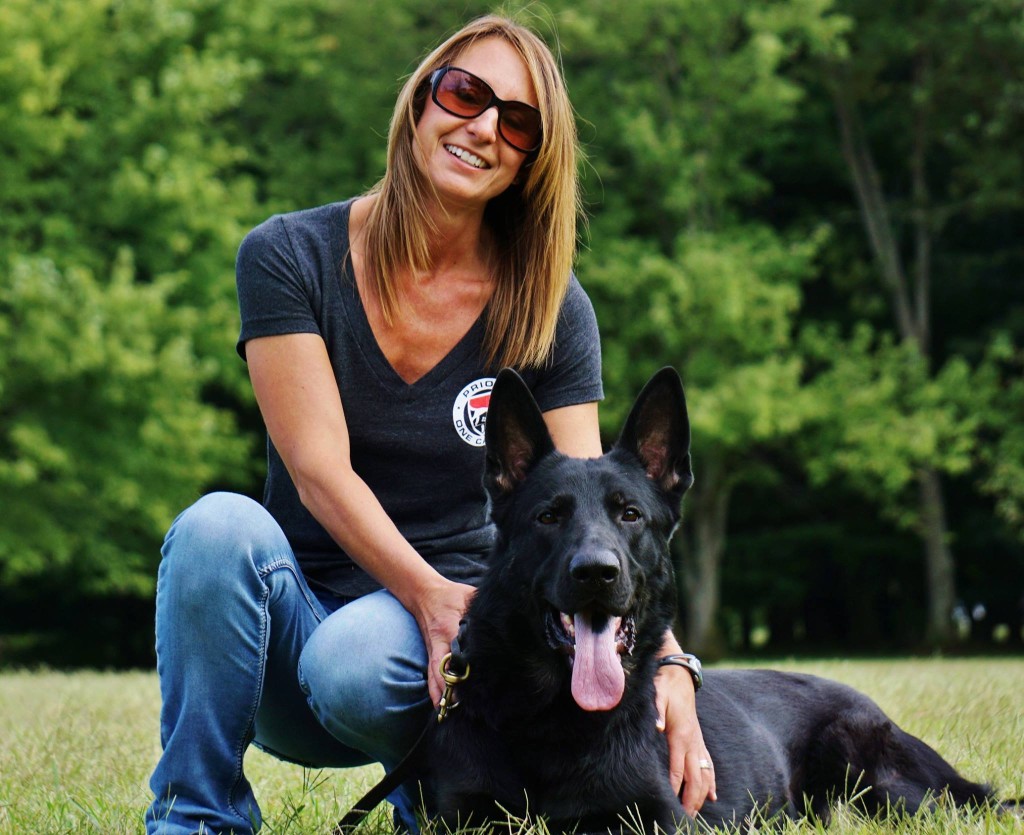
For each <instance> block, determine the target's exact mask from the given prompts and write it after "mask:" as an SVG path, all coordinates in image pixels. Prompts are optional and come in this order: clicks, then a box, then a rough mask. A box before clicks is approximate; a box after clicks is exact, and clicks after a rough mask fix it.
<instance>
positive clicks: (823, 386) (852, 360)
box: [802, 324, 979, 527]
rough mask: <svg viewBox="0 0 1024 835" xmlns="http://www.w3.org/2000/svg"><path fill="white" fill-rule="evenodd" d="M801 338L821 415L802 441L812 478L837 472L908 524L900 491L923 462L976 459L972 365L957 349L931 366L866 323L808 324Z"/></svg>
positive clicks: (910, 518)
mask: <svg viewBox="0 0 1024 835" xmlns="http://www.w3.org/2000/svg"><path fill="white" fill-rule="evenodd" d="M803 347H804V350H805V351H806V352H807V355H808V357H809V358H810V359H811V361H813V362H815V363H816V365H817V366H818V368H819V371H818V373H817V374H816V376H815V378H814V383H813V391H814V397H813V399H814V402H815V403H816V404H817V407H818V408H819V409H820V416H821V417H822V420H821V422H820V423H818V424H817V425H816V427H815V430H816V431H814V432H812V433H810V434H808V435H806V436H805V437H804V444H803V449H802V453H803V455H804V458H805V461H806V464H807V468H808V472H809V473H810V475H811V477H812V479H813V480H814V481H815V482H816V483H818V484H822V483H824V482H826V481H827V480H828V479H829V478H831V477H834V476H835V475H837V474H840V473H841V474H843V475H844V476H845V477H846V478H847V479H849V480H850V481H851V482H852V483H853V484H854V485H856V486H857V487H858V488H859V489H861V490H862V491H864V492H865V493H867V494H873V495H876V496H884V497H885V498H884V500H883V501H882V502H880V505H881V507H882V508H884V509H885V510H886V512H888V513H890V514H892V515H894V516H895V517H896V518H898V520H899V521H900V522H901V524H903V525H905V526H908V527H909V526H912V525H913V524H914V523H915V522H916V521H917V518H916V514H915V511H914V507H915V505H914V502H913V501H912V500H911V499H908V498H906V497H905V496H904V494H905V493H907V492H908V491H909V490H911V488H912V487H913V486H914V484H915V481H914V479H915V474H916V471H917V470H918V468H920V467H924V466H932V467H936V468H938V469H939V470H941V471H943V472H945V473H948V474H950V475H960V474H963V473H965V472H967V471H968V470H969V469H970V468H971V466H972V464H973V458H974V455H975V452H976V449H977V444H978V439H977V434H976V433H977V429H978V424H979V415H978V414H977V412H976V410H974V409H972V408H971V406H970V404H969V403H968V402H966V398H965V397H963V396H962V395H963V393H964V392H966V391H972V390H973V387H972V384H971V376H972V373H971V369H970V368H969V366H968V365H967V364H966V363H965V362H964V361H963V360H962V359H960V358H954V359H951V360H950V361H949V362H947V363H946V365H945V366H943V367H942V368H941V369H939V371H938V372H936V373H934V374H933V373H931V372H930V370H929V368H928V363H927V360H926V359H925V358H924V357H922V356H921V353H920V351H919V350H918V349H917V346H915V345H913V344H912V343H909V342H903V343H896V342H895V341H894V340H893V339H892V338H891V337H890V336H889V335H887V334H877V333H876V332H875V331H874V330H873V329H872V328H871V327H870V326H868V325H867V324H863V325H861V326H859V327H858V328H857V329H856V331H855V332H854V334H853V335H852V337H851V338H849V339H841V338H839V337H838V335H837V332H836V330H835V329H834V328H832V329H814V328H808V329H807V330H805V331H804V334H803ZM837 415H838V416H840V417H839V418H838V419H837V417H836V416H837ZM901 499H902V501H901Z"/></svg>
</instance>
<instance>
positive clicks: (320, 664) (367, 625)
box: [299, 592, 430, 756]
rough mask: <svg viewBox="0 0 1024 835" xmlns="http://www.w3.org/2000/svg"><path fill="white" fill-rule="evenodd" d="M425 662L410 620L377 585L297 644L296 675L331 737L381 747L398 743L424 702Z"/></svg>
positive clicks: (426, 704)
mask: <svg viewBox="0 0 1024 835" xmlns="http://www.w3.org/2000/svg"><path fill="white" fill-rule="evenodd" d="M426 662H427V655H426V650H425V648H424V646H423V639H422V638H421V636H420V633H419V628H418V626H417V625H416V620H415V619H414V618H413V617H412V615H410V614H409V613H408V612H407V611H406V610H405V609H404V608H403V607H402V605H401V604H400V603H399V602H398V601H397V600H396V599H395V598H394V597H393V596H392V595H390V594H389V593H387V592H377V593H375V594H372V595H367V596H366V597H364V598H360V599H359V600H356V601H353V602H352V603H349V604H348V605H347V606H344V607H342V608H341V609H339V610H338V611H337V612H335V613H334V614H332V615H331V616H330V617H328V618H327V619H326V620H325V621H324V622H323V623H322V624H320V626H318V627H317V629H316V630H315V631H314V632H313V634H312V636H310V639H309V640H308V641H307V642H306V646H305V648H304V649H303V651H302V656H301V658H300V661H299V677H300V683H301V684H302V687H303V689H304V690H305V691H306V693H307V695H308V696H309V703H310V707H311V708H312V709H313V711H314V713H315V714H316V715H317V717H318V718H319V719H320V721H321V723H322V724H324V726H325V727H327V728H328V730H330V731H331V732H332V733H333V734H335V736H338V737H339V738H340V739H341V740H342V741H343V742H345V743H346V744H350V745H353V746H355V747H359V746H360V744H363V745H364V747H363V748H362V750H367V748H366V745H367V744H380V745H382V746H383V747H384V748H385V749H386V748H387V746H388V744H389V740H390V738H391V737H394V738H395V739H394V741H395V744H396V745H398V746H399V747H400V746H401V745H402V744H404V740H405V737H407V736H408V734H409V733H410V731H411V730H413V729H418V728H419V726H420V724H421V723H422V721H423V714H424V711H425V710H427V709H428V708H429V702H430V699H429V695H428V691H427V681H426ZM368 740H369V741H370V742H369V743H368V742H367V741H368ZM367 753H370V754H373V755H376V756H382V754H381V752H379V751H367ZM385 753H386V752H385Z"/></svg>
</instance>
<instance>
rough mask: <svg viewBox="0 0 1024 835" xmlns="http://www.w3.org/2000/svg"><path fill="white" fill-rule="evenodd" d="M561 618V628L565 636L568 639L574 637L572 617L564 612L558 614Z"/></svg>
mask: <svg viewBox="0 0 1024 835" xmlns="http://www.w3.org/2000/svg"><path fill="white" fill-rule="evenodd" d="M558 614H559V615H561V617H562V627H563V628H564V629H565V634H566V635H568V636H569V637H570V638H575V637H576V624H575V623H574V622H573V617H572V615H567V614H566V613H565V612H559V613H558Z"/></svg>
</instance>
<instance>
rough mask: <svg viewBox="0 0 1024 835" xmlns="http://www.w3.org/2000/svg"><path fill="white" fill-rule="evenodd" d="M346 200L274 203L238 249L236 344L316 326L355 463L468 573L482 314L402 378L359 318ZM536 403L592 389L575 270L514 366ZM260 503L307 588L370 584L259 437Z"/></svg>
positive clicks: (596, 373)
mask: <svg viewBox="0 0 1024 835" xmlns="http://www.w3.org/2000/svg"><path fill="white" fill-rule="evenodd" d="M350 207H351V201H348V202H345V203H333V204H330V205H327V206H321V207H319V208H315V209H308V210H304V211H300V212H293V213H290V214H284V215H275V216H274V217H272V218H270V219H269V220H267V221H265V222H264V223H262V224H260V225H259V226H257V227H256V228H255V229H254V230H252V232H250V233H249V234H248V235H247V236H246V238H245V240H244V241H243V242H242V246H241V248H240V249H239V252H238V260H237V264H236V267H237V282H238V299H239V307H240V309H241V317H242V328H241V334H240V336H239V339H238V352H239V353H240V354H241V356H242V357H243V358H244V357H245V343H246V341H247V340H249V339H254V338H256V337H260V336H272V335H277V334H288V333H316V334H319V335H320V336H321V337H322V338H323V340H324V343H325V344H326V346H327V353H328V355H329V357H330V361H331V365H332V367H333V369H334V376H335V379H336V380H337V383H338V390H339V392H340V393H341V400H342V403H343V404H344V407H345V420H346V423H347V425H348V432H349V439H350V451H351V460H352V466H353V468H354V469H355V471H356V472H357V473H358V474H359V476H360V477H361V478H362V479H363V480H364V481H365V482H366V484H367V485H368V486H369V488H370V489H371V490H372V491H373V494H374V495H375V496H376V498H377V499H378V501H379V502H380V503H381V505H382V506H383V507H384V510H385V511H386V512H387V514H388V515H389V516H390V518H391V519H392V520H393V521H394V523H395V524H396V526H397V527H398V529H399V531H401V533H402V535H403V536H404V537H405V538H406V539H407V540H408V541H409V543H410V544H411V545H412V546H413V547H414V548H415V549H416V551H417V552H419V554H420V555H421V556H422V557H423V558H424V559H425V560H426V561H427V562H428V563H430V564H431V565H432V566H434V567H435V568H436V569H437V570H438V571H439V572H440V573H441V574H443V575H444V576H446V577H448V578H450V579H452V580H458V581H461V582H468V583H475V582H477V580H478V579H479V576H480V573H481V571H482V568H483V566H484V564H485V562H486V557H487V553H488V551H489V550H490V546H491V543H492V541H493V528H492V526H491V524H490V522H489V520H488V517H487V497H486V494H485V493H484V489H483V480H482V479H483V467H484V448H483V427H484V421H485V418H486V413H487V402H488V399H489V392H490V388H491V384H492V382H493V379H494V376H495V374H496V373H497V370H498V369H497V368H495V367H493V366H491V365H488V364H487V363H486V361H485V359H484V357H483V356H482V344H483V336H484V327H485V323H484V317H483V316H481V317H480V319H478V320H477V321H476V323H475V324H474V325H473V326H472V327H471V328H470V330H469V331H468V332H467V333H466V335H465V336H464V337H463V338H462V339H461V340H460V341H459V342H458V344H456V345H455V347H454V348H452V350H451V351H450V353H449V354H448V355H447V356H446V357H444V358H443V359H442V360H441V361H440V362H439V363H438V364H437V365H436V366H434V368H433V369H431V370H430V371H429V372H427V374H425V375H424V376H423V377H422V378H420V379H419V380H417V381H416V382H414V383H411V384H410V383H406V382H405V380H403V379H402V378H401V377H400V376H399V375H398V373H397V372H396V371H395V370H394V368H392V366H391V364H390V363H389V362H388V360H387V358H386V357H385V356H384V353H383V352H382V351H381V349H380V347H379V345H378V344H377V341H376V339H375V337H374V335H373V332H372V330H371V329H370V324H369V321H368V319H367V318H366V312H365V310H364V309H363V305H362V301H361V299H360V297H359V292H358V290H357V288H356V282H355V277H354V275H353V274H352V266H351V260H350V259H349V258H348V249H349V241H348V221H349V210H350ZM518 370H519V371H520V373H521V374H522V376H523V378H524V379H525V380H526V382H527V384H528V385H529V386H530V388H531V390H532V391H533V394H534V397H536V399H537V402H538V404H539V405H540V407H541V409H542V410H544V411H547V410H549V409H557V408H560V407H562V406H571V405H576V404H579V403H589V402H593V401H597V400H600V399H601V398H602V397H603V391H602V386H601V346H600V340H599V337H598V330H597V322H596V319H595V317H594V309H593V306H592V305H591V303H590V300H589V299H588V298H587V296H586V293H585V292H584V290H583V288H582V287H581V286H580V284H579V282H578V281H577V280H576V278H575V277H572V279H571V282H570V287H569V291H568V293H567V295H566V299H565V302H564V303H563V305H562V310H561V313H560V317H559V323H558V329H557V334H556V343H555V348H554V351H553V355H552V357H551V360H550V361H549V363H548V364H547V365H546V366H545V367H544V368H542V369H526V370H523V369H518ZM263 503H264V505H265V506H266V508H267V510H269V511H270V513H271V514H272V515H273V516H274V518H275V519H276V520H277V522H278V523H279V524H280V525H281V528H282V529H283V531H284V533H285V535H286V536H287V537H288V541H289V542H290V543H291V545H292V548H293V550H294V551H295V555H296V557H297V558H298V561H299V565H300V566H301V568H302V571H303V573H304V574H305V575H306V578H307V580H308V581H309V583H310V585H311V586H312V587H313V588H316V589H320V590H322V591H329V592H332V593H334V594H336V595H338V596H340V597H344V598H353V597H358V596H360V595H362V594H366V593H368V592H370V591H374V590H376V589H378V588H380V585H379V584H378V583H377V582H376V581H375V580H374V579H373V578H371V577H370V576H369V575H368V574H366V573H365V572H364V571H363V570H362V569H361V568H359V566H358V565H356V564H355V563H354V562H353V561H352V560H351V559H350V558H349V557H348V555H347V554H345V553H344V552H343V551H342V549H341V548H340V547H339V546H338V545H337V543H335V542H334V540H333V539H332V538H331V536H330V535H329V534H328V533H327V531H326V530H325V529H324V528H323V526H322V525H320V523H319V522H317V521H316V519H314V518H313V516H312V514H310V513H309V511H307V510H306V509H305V507H303V505H302V503H301V502H300V501H299V496H298V493H297V491H296V489H295V486H294V484H293V483H292V480H291V478H290V477H289V475H288V471H287V470H286V469H285V466H284V463H283V462H282V461H281V457H280V455H278V453H277V450H276V449H275V448H274V445H273V444H272V443H271V442H270V440H269V438H268V440H267V481H266V486H265V489H264V495H263Z"/></svg>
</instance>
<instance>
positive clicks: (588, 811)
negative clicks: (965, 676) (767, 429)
mask: <svg viewBox="0 0 1024 835" xmlns="http://www.w3.org/2000/svg"><path fill="white" fill-rule="evenodd" d="M689 436H690V429H689V421H688V418H687V414H686V403H685V400H684V397H683V389H682V385H681V384H680V382H679V378H678V376H677V375H676V373H675V372H674V371H672V370H671V369H665V370H663V371H662V372H659V373H658V374H657V375H655V377H654V378H653V379H652V380H651V381H650V382H649V383H648V384H647V386H646V387H645V388H644V390H643V392H642V393H641V394H640V396H639V398H638V399H637V402H636V404H635V405H634V407H633V410H632V412H631V414H630V416H629V418H628V419H627V421H626V424H625V427H624V429H623V430H622V434H621V436H620V438H619V441H618V442H617V444H616V445H615V447H614V448H613V449H612V450H611V451H610V452H609V453H608V454H607V455H605V456H604V457H602V458H600V459H595V460H578V459H571V458H567V457H565V456H563V455H561V454H559V453H557V452H556V451H555V450H554V447H553V445H552V441H551V438H550V436H549V435H548V432H547V429H546V427H545V424H544V421H543V418H542V417H541V413H540V411H539V409H538V408H537V405H536V403H535V402H534V400H533V398H532V396H531V395H530V392H529V390H528V389H527V388H526V386H525V385H524V384H523V382H522V381H521V380H520V379H519V377H518V376H517V375H515V374H514V373H513V372H510V371H503V372H502V373H501V374H500V375H499V377H498V380H497V382H496V383H495V386H494V390H493V392H492V395H491V402H490V407H489V411H488V418H487V471H486V484H487V489H488V493H489V495H490V498H491V501H492V515H493V518H494V520H495V523H496V525H497V528H498V540H497V544H496V546H495V549H494V552H493V555H492V562H491V566H490V568H489V570H488V573H487V576H486V578H485V579H484V581H483V583H482V585H481V586H480V589H479V591H478V593H477V595H476V597H475V599H474V601H473V603H472V605H471V607H470V610H469V612H468V616H467V625H466V628H465V630H464V632H463V639H464V641H465V646H464V647H463V649H464V651H465V657H466V658H467V659H468V662H469V665H470V675H469V678H468V679H467V680H466V682H465V683H463V684H460V685H459V687H458V694H457V695H458V699H459V702H460V704H459V707H458V709H457V710H456V711H454V712H453V713H452V714H451V715H450V717H449V718H448V719H446V721H444V722H443V723H442V724H441V725H439V727H438V728H437V733H436V735H435V740H434V745H433V747H432V753H431V755H430V760H431V763H430V764H431V772H432V775H433V776H432V779H431V787H430V789H429V790H428V793H427V798H428V799H427V810H426V811H427V813H428V815H431V816H433V815H437V816H439V817H440V818H441V819H442V820H443V821H444V822H445V823H447V824H448V825H450V826H453V827H454V826H457V825H466V824H469V825H480V824H483V823H484V822H486V821H495V822H497V821H505V820H507V819H508V815H509V814H511V815H512V816H514V817H516V818H522V817H525V816H527V815H530V816H534V817H535V816H543V817H545V818H546V819H547V820H548V825H549V827H550V828H551V830H552V831H562V832H568V831H580V832H585V831H591V832H592V831H603V830H609V829H611V830H615V831H620V830H622V829H623V828H624V827H625V828H627V829H629V828H632V829H641V828H642V829H643V830H645V831H647V832H652V831H653V830H654V825H655V824H656V825H657V826H658V827H660V828H661V829H662V830H665V831H668V832H672V831H675V830H676V829H677V828H678V827H685V826H692V825H693V824H692V822H691V821H689V819H688V818H686V817H685V815H684V814H683V813H682V808H681V805H680V802H679V799H678V798H677V797H676V795H675V793H674V792H673V791H672V788H671V786H670V783H669V776H668V751H667V747H666V743H665V739H664V736H663V735H662V734H661V733H659V732H658V730H657V729H656V718H657V717H656V710H655V701H654V684H653V679H654V675H655V671H656V664H657V657H658V654H659V650H660V646H661V643H662V638H663V636H664V634H665V631H666V630H667V628H668V627H669V625H670V624H671V622H672V619H673V615H674V611H675V591H674V589H675V585H674V582H673V579H672V567H671V564H670V561H669V556H668V541H669V537H670V536H671V535H672V532H673V530H674V529H675V527H676V525H677V523H678V521H679V503H680V500H681V498H682V495H683V493H684V492H685V491H686V489H687V488H688V487H689V486H690V484H691V483H692V481H693V476H692V475H691V470H690V454H689V443H690V438H689ZM697 709H698V716H699V719H700V723H701V728H702V730H703V733H704V739H705V742H706V744H707V747H708V750H709V751H710V752H711V755H712V757H713V759H714V764H715V768H716V782H717V788H718V798H719V799H718V801H717V802H714V803H706V804H705V805H704V808H703V809H702V812H701V814H702V816H703V818H704V819H705V820H706V821H707V822H708V823H710V824H712V825H717V824H721V823H728V822H734V821H737V822H738V821H742V820H743V819H744V818H746V817H748V816H750V815H752V814H754V813H755V812H756V813H763V814H767V815H773V814H776V813H782V814H784V815H788V816H791V817H797V816H800V815H803V814H807V813H813V814H814V815H816V816H818V817H819V818H827V817H828V809H829V803H830V801H832V800H835V799H837V798H840V797H843V796H848V794H849V793H852V792H853V791H855V790H856V791H857V792H858V799H859V802H860V803H861V804H862V806H863V808H864V809H865V810H866V811H867V812H869V813H873V812H876V811H883V812H884V811H886V810H888V809H899V810H903V811H905V812H906V813H913V812H916V811H917V810H918V808H919V807H921V806H922V804H925V803H927V802H928V798H932V797H935V796H936V795H938V794H940V793H941V792H943V791H944V790H945V791H948V792H949V796H950V797H951V798H952V800H953V801H954V802H955V803H957V804H968V803H978V804H980V803H984V802H985V801H987V800H988V799H989V798H990V797H991V792H990V790H989V789H988V788H987V787H986V786H982V785H979V784H977V783H972V782H969V781H968V780H965V779H964V778H963V777H961V776H960V775H959V774H957V772H956V771H955V770H954V769H953V768H952V766H950V765H949V764H948V763H947V762H946V761H945V760H943V759H942V758H941V757H940V756H939V755H938V754H937V753H935V751H933V750H932V749H931V748H929V747H928V746H927V745H925V743H923V742H921V741H920V740H919V739H916V738H915V737H913V736H910V735H909V734H907V733H905V732H904V731H902V730H900V729H899V728H898V727H896V726H895V725H894V724H893V723H892V722H891V721H890V720H889V719H888V718H887V717H886V716H885V714H883V713H882V711H881V710H880V709H879V708H878V707H877V706H876V705H875V704H874V703H873V702H872V701H871V700H870V699H868V698H867V697H866V696H863V695H861V694H860V693H857V692H856V691H854V690H852V689H850V688H848V687H845V686H843V685H840V684H837V683H835V682H830V681H826V680H823V679H819V678H814V677H812V676H804V675H789V674H785V673H778V672H769V671H711V672H709V673H707V675H706V678H705V686H704V687H703V688H702V689H701V690H700V691H699V693H698V697H697Z"/></svg>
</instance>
